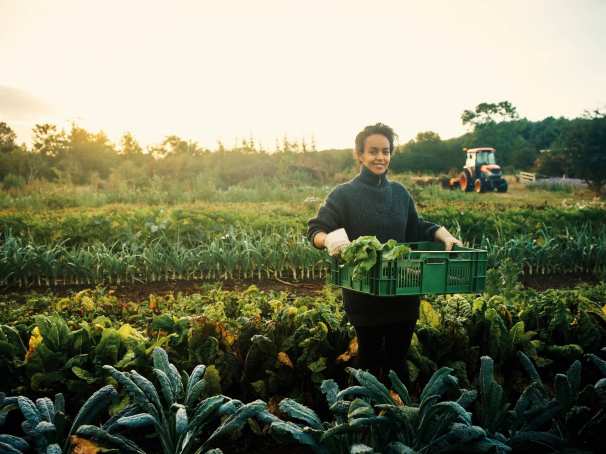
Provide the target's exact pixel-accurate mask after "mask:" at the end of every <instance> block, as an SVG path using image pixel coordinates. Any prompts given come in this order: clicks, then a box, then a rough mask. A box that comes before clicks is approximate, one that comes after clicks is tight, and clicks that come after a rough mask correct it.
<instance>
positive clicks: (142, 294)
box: [0, 274, 598, 302]
mask: <svg viewBox="0 0 606 454" xmlns="http://www.w3.org/2000/svg"><path fill="white" fill-rule="evenodd" d="M521 282H522V284H523V285H524V287H527V288H534V289H536V290H540V291H542V290H546V289H549V288H557V289H559V288H573V287H575V286H576V285H578V284H581V283H583V282H585V283H589V284H596V283H597V282H598V279H597V277H596V276H594V275H587V274H578V275H575V274H566V275H552V276H525V277H523V278H522V279H521ZM213 283H214V282H210V281H168V282H154V283H149V284H137V285H121V286H118V285H110V286H107V287H106V288H107V289H108V290H111V291H113V293H114V295H116V296H117V297H118V299H119V300H120V301H124V302H128V301H135V302H136V301H142V300H145V299H147V298H148V297H149V295H150V294H154V295H167V294H169V293H171V292H172V293H173V294H175V295H176V294H177V293H179V292H181V293H182V294H183V295H191V294H193V293H199V292H200V291H201V290H202V289H203V288H204V286H206V285H210V284H213ZM251 285H256V286H257V287H258V288H259V289H261V290H263V291H276V292H281V291H284V292H288V293H293V294H296V295H301V296H303V295H312V296H313V295H318V294H319V293H321V291H322V289H323V287H324V285H325V282H324V281H318V280H315V281H303V282H289V281H286V280H274V279H264V280H232V281H222V282H221V287H222V288H223V289H225V290H239V291H241V290H246V289H247V288H248V287H249V286H251ZM90 287H91V286H89V285H79V286H77V285H71V286H61V287H54V288H49V287H30V288H28V289H16V288H11V289H0V293H5V294H10V293H15V294H29V293H34V292H36V293H42V294H44V293H53V294H54V295H57V296H66V295H70V294H73V293H76V292H78V291H80V290H84V289H86V288H90Z"/></svg>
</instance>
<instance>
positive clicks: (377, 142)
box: [307, 123, 461, 383]
mask: <svg viewBox="0 0 606 454" xmlns="http://www.w3.org/2000/svg"><path fill="white" fill-rule="evenodd" d="M394 137H395V133H394V131H393V130H392V129H391V128H390V127H389V126H387V125H384V124H382V123H377V124H375V125H372V126H367V127H366V128H364V129H363V130H362V131H361V132H360V133H359V134H358V135H357V136H356V141H355V149H354V157H355V159H356V160H357V161H358V162H359V163H360V174H359V175H358V176H357V177H355V178H354V179H352V180H351V181H349V182H347V183H344V184H341V185H338V186H337V187H336V188H335V189H333V191H332V192H331V193H330V194H329V195H328V197H327V198H326V201H325V203H324V204H323V205H322V206H321V207H320V209H319V211H318V214H317V216H316V217H315V218H313V219H310V220H309V223H308V225H309V228H308V232H307V233H308V238H309V240H310V241H311V242H312V244H313V245H314V246H315V247H317V248H320V249H321V248H324V247H326V248H327V249H328V253H329V254H330V255H337V254H338V253H339V252H340V250H341V249H342V248H343V247H345V246H346V245H347V244H349V240H354V239H356V238H358V237H359V236H363V235H375V236H376V237H377V238H378V239H379V241H381V242H382V243H384V242H386V241H387V240H389V239H395V240H396V241H398V242H400V243H403V242H415V241H434V240H435V241H441V242H443V243H444V245H445V249H446V250H451V249H452V247H453V245H454V244H459V245H460V244H461V242H460V241H459V240H458V239H456V238H455V237H453V236H452V235H451V234H450V233H449V232H448V230H446V229H445V228H444V227H440V226H438V225H437V224H434V223H431V222H428V221H425V220H423V219H422V218H420V217H419V216H418V214H417V210H416V207H415V203H414V200H413V199H412V197H411V195H410V193H409V192H408V191H407V190H406V189H405V188H404V186H402V185H401V184H400V183H397V182H393V181H389V180H388V179H387V169H388V167H389V162H390V160H391V154H392V153H393V149H394ZM342 229H345V232H346V233H347V236H345V237H344V235H343V230H342ZM343 303H344V306H345V312H346V314H347V318H348V319H349V322H350V323H351V324H352V325H353V326H354V328H355V330H356V335H357V337H358V360H359V367H360V368H362V369H368V370H370V372H372V373H373V374H375V375H376V376H377V377H379V378H381V379H384V378H385V375H386V374H387V372H389V370H390V369H393V370H394V371H395V372H396V373H397V374H398V375H399V376H400V377H401V378H402V379H403V380H404V382H405V383H406V382H408V372H407V368H406V354H407V353H408V348H409V346H410V341H411V338H412V333H413V330H414V327H415V324H416V321H417V319H418V318H419V297H418V296H395V297H377V296H371V295H366V294H363V293H358V292H354V291H351V290H348V289H343Z"/></svg>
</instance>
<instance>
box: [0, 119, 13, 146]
mask: <svg viewBox="0 0 606 454" xmlns="http://www.w3.org/2000/svg"><path fill="white" fill-rule="evenodd" d="M15 140H17V134H15V131H13V130H12V129H11V127H10V126H9V125H7V124H6V123H5V122H0V153H10V152H11V151H13V150H14V149H15V148H17V144H16V143H15Z"/></svg>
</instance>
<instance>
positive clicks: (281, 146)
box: [0, 101, 606, 193]
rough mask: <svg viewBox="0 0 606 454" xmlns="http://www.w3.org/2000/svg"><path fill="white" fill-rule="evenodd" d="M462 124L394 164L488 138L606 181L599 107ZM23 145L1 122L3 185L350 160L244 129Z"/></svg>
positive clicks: (74, 136)
mask: <svg viewBox="0 0 606 454" xmlns="http://www.w3.org/2000/svg"><path fill="white" fill-rule="evenodd" d="M461 121H462V123H463V125H465V126H466V127H467V128H468V131H467V132H466V133H465V134H463V135H461V136H459V137H455V138H451V139H447V140H443V139H442V138H441V137H440V136H439V134H437V133H436V132H433V131H425V132H420V133H418V134H417V135H416V137H415V138H414V139H412V140H410V141H408V142H407V143H404V144H400V145H398V146H397V148H396V150H395V151H396V152H395V154H394V156H393V157H392V163H391V168H392V170H393V171H396V172H403V171H412V172H419V173H434V174H444V173H451V174H453V173H456V172H458V171H460V169H461V168H462V166H463V163H464V161H465V154H464V153H463V152H462V149H463V148H473V147H480V146H490V147H494V148H496V150H497V153H496V154H497V162H498V163H499V164H500V165H501V166H503V167H504V168H505V170H506V171H508V172H509V173H511V172H513V171H515V170H530V171H535V172H538V173H541V174H543V175H546V176H561V175H562V174H566V175H568V176H570V177H578V178H582V179H585V180H586V181H587V182H588V183H589V184H590V187H591V188H592V189H593V190H594V191H596V192H597V193H599V192H600V191H601V189H602V187H603V186H604V185H605V184H606V114H604V113H602V112H600V111H593V112H586V113H585V114H584V115H583V116H582V117H580V118H575V119H566V118H563V117H560V118H554V117H547V118H545V119H544V120H541V121H535V122H533V121H529V120H528V119H526V118H520V117H519V115H518V112H517V109H516V108H515V107H514V106H513V105H512V104H511V103H510V102H508V101H502V102H498V103H481V104H479V105H478V106H476V107H475V109H473V110H465V111H464V112H463V113H462V115H461ZM32 132H33V140H32V144H31V146H29V147H28V146H26V145H18V144H17V143H16V134H15V133H14V131H13V130H12V129H11V128H10V126H9V125H8V124H7V123H5V122H0V180H2V184H3V187H4V188H10V187H19V186H22V185H24V184H27V183H29V182H31V181H33V180H35V179H43V180H48V181H60V182H68V183H71V184H91V183H95V182H98V181H104V180H107V179H108V178H110V177H111V176H114V177H116V176H118V177H120V178H122V179H123V180H126V181H128V182H129V185H131V186H135V187H136V186H145V185H146V183H147V182H148V181H149V179H150V178H153V177H161V178H166V179H177V180H179V181H181V182H183V181H188V180H190V179H192V178H199V177H200V175H206V176H207V177H208V178H209V179H211V180H212V181H213V183H214V184H215V185H216V187H217V188H219V189H225V188H228V187H229V186H232V185H236V184H254V181H255V180H259V179H267V178H275V179H278V180H281V182H282V183H284V184H289V183H292V184H300V183H306V184H334V183H335V182H338V181H342V180H344V179H345V178H347V177H348V176H349V175H351V173H352V171H354V169H355V163H354V161H353V159H352V150H351V149H339V150H335V149H333V150H321V151H317V150H316V146H315V143H314V142H313V140H312V141H310V142H309V143H306V142H305V141H304V140H302V141H291V140H289V139H288V138H287V137H284V138H283V139H282V140H281V141H277V142H276V144H275V147H274V148H273V149H272V150H266V149H264V148H262V147H261V146H260V145H259V144H257V143H256V142H255V140H254V139H253V138H250V139H244V140H241V141H238V143H237V144H235V145H234V146H233V147H230V148H227V147H225V146H224V144H222V143H218V144H217V146H216V147H215V149H213V150H211V149H208V148H204V147H202V146H200V145H199V144H198V143H196V142H193V141H191V140H185V139H183V138H180V137H178V136H175V135H171V136H168V137H166V138H165V139H164V140H163V141H162V143H160V144H156V145H152V146H150V147H147V149H145V150H144V149H143V147H141V146H140V145H139V143H138V142H137V140H136V139H135V137H134V136H133V135H132V134H131V133H126V134H124V135H123V136H122V138H121V140H120V143H119V144H118V145H115V144H113V143H112V142H111V141H110V140H109V139H108V137H107V136H106V135H105V134H104V133H103V132H97V133H94V132H90V131H87V130H85V129H84V128H82V127H80V126H78V125H76V124H72V127H71V130H70V131H69V132H65V131H63V130H59V129H58V128H57V127H56V126H55V125H52V124H39V125H36V126H35V127H34V128H33V131H32Z"/></svg>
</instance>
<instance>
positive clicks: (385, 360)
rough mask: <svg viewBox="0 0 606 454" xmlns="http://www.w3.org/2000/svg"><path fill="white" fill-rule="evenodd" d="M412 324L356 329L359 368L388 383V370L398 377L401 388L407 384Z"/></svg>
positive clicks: (413, 324)
mask: <svg viewBox="0 0 606 454" xmlns="http://www.w3.org/2000/svg"><path fill="white" fill-rule="evenodd" d="M416 323H417V322H416V320H415V321H406V322H399V323H393V324H389V325H379V326H356V327H355V329H356V335H357V336H358V367H359V368H360V369H366V370H368V371H369V372H371V373H372V374H374V375H375V376H376V377H377V378H378V379H379V380H381V381H382V382H384V383H388V382H389V381H388V376H387V374H388V373H389V370H390V369H392V370H393V371H394V372H395V373H397V374H398V377H400V380H402V381H403V382H404V384H406V385H408V384H409V383H410V381H409V379H408V368H407V367H406V355H407V354H408V348H409V347H410V341H411V339H412V333H413V332H414V329H415V325H416Z"/></svg>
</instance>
